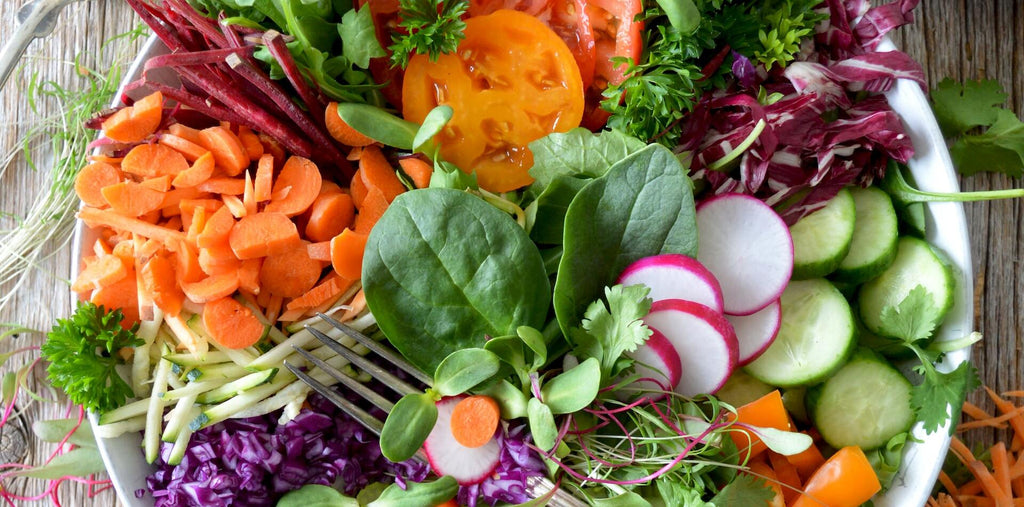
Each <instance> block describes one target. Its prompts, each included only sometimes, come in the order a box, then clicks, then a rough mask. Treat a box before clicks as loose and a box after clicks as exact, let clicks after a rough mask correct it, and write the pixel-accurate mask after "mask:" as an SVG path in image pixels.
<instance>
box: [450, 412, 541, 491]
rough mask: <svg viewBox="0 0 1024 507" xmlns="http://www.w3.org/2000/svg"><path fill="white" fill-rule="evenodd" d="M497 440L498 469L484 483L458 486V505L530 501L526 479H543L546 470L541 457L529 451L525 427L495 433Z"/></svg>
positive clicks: (520, 426)
mask: <svg viewBox="0 0 1024 507" xmlns="http://www.w3.org/2000/svg"><path fill="white" fill-rule="evenodd" d="M497 438H498V445H499V446H500V447H501V454H500V455H499V456H498V468H496V469H495V470H494V474H492V475H491V476H490V477H488V478H487V479H484V481H483V482H480V483H478V484H474V485H472V486H461V487H459V494H458V496H457V497H456V500H457V501H458V503H459V505H468V506H469V507H476V504H477V499H478V498H479V499H480V500H483V501H484V502H486V503H487V504H489V505H492V506H493V505H496V504H497V503H498V502H505V503H509V504H513V505H515V504H521V503H525V502H528V501H530V500H531V499H532V498H531V497H530V496H529V495H527V494H526V483H527V480H528V479H530V478H531V477H540V476H543V475H544V474H545V469H544V463H543V462H542V461H541V459H540V456H539V455H537V453H536V452H534V451H533V450H532V449H530V446H529V444H530V433H529V432H528V431H527V426H526V425H525V424H520V425H518V426H515V427H512V428H510V429H509V430H508V431H507V433H502V432H498V437H497Z"/></svg>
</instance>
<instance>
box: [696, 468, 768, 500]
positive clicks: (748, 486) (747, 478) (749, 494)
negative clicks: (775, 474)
mask: <svg viewBox="0 0 1024 507" xmlns="http://www.w3.org/2000/svg"><path fill="white" fill-rule="evenodd" d="M772 498H775V491H774V490H772V489H771V487H769V486H768V482H767V481H765V480H764V479H761V478H758V477H754V476H753V475H748V474H738V475H737V476H736V478H735V479H733V480H732V482H730V483H729V484H727V485H726V486H725V487H724V488H722V490H721V491H719V492H718V494H717V495H715V496H714V498H712V499H711V504H712V505H717V506H720V507H725V506H729V505H767V504H768V503H769V502H771V500H772Z"/></svg>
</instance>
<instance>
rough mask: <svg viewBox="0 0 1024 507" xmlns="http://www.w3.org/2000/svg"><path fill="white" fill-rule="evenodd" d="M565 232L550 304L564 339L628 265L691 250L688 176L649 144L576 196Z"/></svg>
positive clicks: (692, 222) (669, 154)
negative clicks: (646, 258)
mask: <svg viewBox="0 0 1024 507" xmlns="http://www.w3.org/2000/svg"><path fill="white" fill-rule="evenodd" d="M563 237H564V239H563V248H564V251H563V254H562V259H561V261H560V262H559V265H558V274H557V277H556V280H555V288H554V296H553V301H554V307H555V315H556V317H557V318H558V324H559V326H561V328H562V332H563V333H564V334H565V335H566V336H568V335H569V332H570V330H571V329H572V328H574V327H578V326H579V325H580V316H581V315H582V314H583V311H584V310H585V309H586V307H587V305H589V304H590V303H591V302H592V301H595V300H597V299H600V298H601V296H602V294H603V289H604V287H606V286H612V285H615V280H616V278H617V277H618V276H619V273H621V272H622V270H623V269H625V267H626V266H628V265H629V264H631V263H632V262H634V261H636V260H638V259H641V258H643V257H647V256H651V255H657V254H662V253H680V254H685V255H690V256H693V255H696V253H697V224H696V218H695V212H694V204H693V192H692V187H691V183H690V179H689V178H688V177H687V176H686V172H685V170H684V168H683V166H682V164H680V162H679V160H678V159H676V156H675V155H674V154H673V153H672V152H671V151H669V150H668V149H667V148H665V147H663V146H659V145H650V146H648V147H646V148H644V149H643V150H640V151H638V152H636V153H633V154H632V155H629V156H628V157H626V158H625V159H623V160H622V161H620V162H618V163H616V164H615V165H614V166H612V168H611V169H610V170H609V171H608V173H607V174H605V175H604V176H602V177H600V178H598V179H596V180H594V181H593V182H592V183H590V184H589V185H587V186H586V187H584V188H583V190H581V191H580V192H579V194H577V195H576V197H575V198H574V199H573V200H572V203H571V204H570V205H569V209H568V212H567V213H566V216H565V231H564V236H563Z"/></svg>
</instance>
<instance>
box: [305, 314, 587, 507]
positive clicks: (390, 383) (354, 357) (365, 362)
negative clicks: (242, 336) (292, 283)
mask: <svg viewBox="0 0 1024 507" xmlns="http://www.w3.org/2000/svg"><path fill="white" fill-rule="evenodd" d="M318 315H319V316H320V318H321V319H323V320H324V321H326V322H327V323H328V324H330V325H331V326H333V327H335V328H336V329H338V330H339V331H341V332H342V333H344V334H345V335H347V336H348V337H350V338H352V339H353V340H355V341H356V343H358V344H360V345H362V346H364V347H366V348H367V349H368V350H369V351H370V352H372V353H374V354H377V355H378V356H380V357H381V358H382V359H384V360H386V361H388V362H390V363H391V364H393V365H394V366H396V367H398V368H399V369H401V370H402V371H404V372H406V373H408V374H409V375H411V376H412V377H413V378H415V379H416V380H419V381H420V382H423V383H424V384H426V385H428V386H429V385H430V384H431V383H432V382H433V379H431V378H430V376H428V375H426V374H425V373H423V372H422V371H420V370H419V369H418V368H416V367H415V366H413V365H411V364H409V362H407V361H406V360H405V359H403V358H402V357H401V356H400V355H399V354H398V353H396V352H394V351H393V350H391V349H389V348H387V347H385V346H384V345H382V344H381V343H379V342H377V341H375V340H373V339H372V338H369V337H367V336H366V335H364V334H362V333H360V332H358V331H356V330H355V329H352V328H350V327H348V326H346V325H344V324H342V323H340V322H338V321H337V320H334V319H333V318H331V317H328V316H327V315H324V314H322V313H321V314H318ZM306 329H308V330H309V331H310V332H311V333H313V336H316V338H317V339H318V340H320V341H321V342H323V343H324V344H325V345H327V346H328V347H330V348H331V349H332V350H334V351H335V352H337V353H338V354H339V355H341V356H342V357H344V358H345V359H347V360H348V361H349V362H350V363H351V364H352V366H355V367H356V368H359V369H360V370H362V371H365V372H366V373H368V374H369V375H370V376H372V377H373V378H375V379H377V380H379V381H380V382H382V383H383V384H384V385H386V386H387V387H389V388H390V389H391V390H392V391H394V392H395V393H396V394H398V395H399V396H403V395H406V394H409V393H415V392H419V391H420V390H419V389H417V388H415V387H413V386H411V385H409V383H408V382H405V381H404V380H402V379H399V378H398V377H396V376H394V375H393V374H391V373H390V372H389V371H387V369H385V368H383V367H381V366H380V365H378V364H376V363H374V362H373V361H371V360H369V359H367V358H365V357H363V356H362V355H360V354H358V353H356V352H355V351H353V350H352V349H350V348H348V347H346V346H345V345H342V344H341V343H338V342H337V341H336V340H334V339H333V338H331V337H330V336H327V335H326V334H324V333H323V332H321V331H320V330H318V329H316V328H314V327H312V326H306ZM295 351H296V352H298V353H299V354H301V355H302V356H303V357H305V358H306V360H308V361H309V362H310V363H312V364H314V365H316V366H317V367H318V368H320V370H322V371H323V372H324V373H326V374H328V375H330V376H331V377H332V378H333V379H335V380H337V381H338V382H339V383H341V384H342V385H344V386H345V387H347V388H348V389H351V390H352V391H353V392H354V393H356V394H358V395H359V396H361V397H363V398H364V399H366V400H367V401H369V402H370V403H372V404H373V405H374V406H376V407H378V408H380V409H381V410H383V411H384V412H390V411H391V408H392V407H394V402H393V401H391V400H389V399H387V398H385V397H384V396H381V395H380V394H378V393H376V392H375V391H373V390H372V389H370V388H369V387H367V386H366V385H365V384H363V383H361V382H359V381H358V380H356V379H354V378H352V377H350V376H348V375H346V374H345V373H343V372H341V371H340V370H338V369H337V368H334V367H333V366H331V365H329V364H327V363H326V362H325V361H324V360H322V359H320V358H318V357H316V356H314V355H313V354H311V353H310V352H308V351H306V350H305V349H303V348H301V347H295ZM285 367H287V368H288V369H289V370H291V372H292V373H294V374H295V376H296V377H298V378H299V379H301V380H302V381H303V382H305V383H306V384H308V385H309V386H310V387H311V388H313V390H314V391H316V392H318V393H320V394H321V395H323V396H324V397H325V398H327V399H328V400H330V401H331V402H332V403H334V404H335V405H336V406H337V407H338V408H340V409H341V410H342V411H344V412H345V413H346V414H348V415H350V416H352V417H353V418H354V419H355V420H357V421H359V423H360V424H362V425H363V426H364V427H366V429H368V430H370V431H372V432H374V433H375V434H376V435H377V436H380V432H381V429H382V428H383V427H384V422H383V421H381V420H380V419H378V418H377V417H374V416H373V415H371V414H370V413H369V412H367V411H365V410H363V409H362V408H360V407H359V406H357V405H356V404H354V403H352V402H351V401H349V400H347V399H345V397H344V396H342V395H340V394H338V392H336V391H335V390H333V389H331V388H329V387H327V386H326V385H324V384H322V383H320V382H318V381H317V380H315V379H313V378H312V377H310V376H309V375H308V374H307V373H306V372H305V371H303V369H302V368H299V367H297V366H295V365H293V364H290V363H288V362H287V361H286V362H285ZM415 458H416V459H419V460H420V461H426V459H425V457H424V456H423V454H422V453H417V455H416V457H415ZM553 489H555V485H554V484H552V482H551V481H550V480H548V479H547V478H546V477H534V478H531V479H529V480H528V482H527V494H529V495H530V496H532V497H533V498H541V497H544V496H546V495H548V494H551V497H550V499H549V500H548V503H547V505H549V506H554V507H584V506H586V504H585V503H583V502H582V501H581V500H579V499H577V498H576V497H574V496H572V495H571V494H569V493H567V492H566V491H564V490H561V489H559V490H556V491H554V493H551V492H552V490H553Z"/></svg>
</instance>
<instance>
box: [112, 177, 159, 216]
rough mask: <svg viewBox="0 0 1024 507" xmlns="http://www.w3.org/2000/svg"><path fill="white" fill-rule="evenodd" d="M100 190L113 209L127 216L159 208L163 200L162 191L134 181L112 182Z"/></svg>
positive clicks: (142, 213)
mask: <svg viewBox="0 0 1024 507" xmlns="http://www.w3.org/2000/svg"><path fill="white" fill-rule="evenodd" d="M100 192H101V193H102V194H103V198H104V199H106V201H107V202H108V203H110V207H111V208H113V209H114V211H116V212H118V213H120V214H122V215H125V216H129V217H140V216H142V215H145V214H147V213H149V212H151V211H154V210H159V209H160V206H161V205H162V204H163V202H164V193H163V192H161V191H159V190H153V189H152V188H148V187H146V186H145V185H143V184H141V183H135V182H134V181H122V182H120V183H114V184H113V185H110V186H107V187H103V189H102V190H100Z"/></svg>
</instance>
